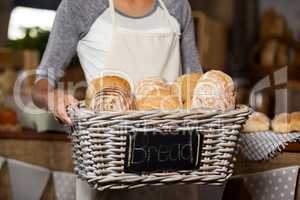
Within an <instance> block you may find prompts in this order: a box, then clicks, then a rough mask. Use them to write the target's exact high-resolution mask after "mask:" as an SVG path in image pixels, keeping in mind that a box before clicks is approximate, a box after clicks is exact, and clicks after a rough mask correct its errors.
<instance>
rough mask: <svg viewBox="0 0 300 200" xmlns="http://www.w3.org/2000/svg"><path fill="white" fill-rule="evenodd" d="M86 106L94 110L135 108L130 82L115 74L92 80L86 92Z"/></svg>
mask: <svg viewBox="0 0 300 200" xmlns="http://www.w3.org/2000/svg"><path fill="white" fill-rule="evenodd" d="M85 102H86V106H87V108H89V109H92V110H95V111H127V110H132V109H134V108H135V106H134V98H133V96H132V95H131V88H130V84H129V83H128V82H127V80H125V79H123V78H121V77H117V76H105V77H100V78H98V79H95V80H93V81H92V82H91V83H90V85H89V87H88V89H87V92H86V99H85Z"/></svg>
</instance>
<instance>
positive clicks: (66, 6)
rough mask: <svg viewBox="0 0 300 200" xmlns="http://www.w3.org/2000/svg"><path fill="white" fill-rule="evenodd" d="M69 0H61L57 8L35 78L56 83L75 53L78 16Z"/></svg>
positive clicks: (78, 33)
mask: <svg viewBox="0 0 300 200" xmlns="http://www.w3.org/2000/svg"><path fill="white" fill-rule="evenodd" d="M77 9H78V8H77V7H76V5H75V4H74V3H73V4H72V1H71V0H63V1H62V2H61V4H60V6H59V8H58V10H57V14H56V17H55V21H54V25H53V28H52V31H51V34H50V37H49V41H48V45H47V48H46V51H45V53H44V55H43V58H42V61H41V63H40V66H39V67H38V69H37V80H39V79H48V80H49V82H50V84H52V85H56V83H57V81H58V80H59V79H60V78H61V77H62V76H63V74H64V70H65V68H66V66H67V65H68V64H69V62H70V61H71V59H72V58H73V56H74V55H75V53H76V47H77V43H78V41H79V37H80V31H79V30H80V16H79V14H78V12H77V11H78V10H77Z"/></svg>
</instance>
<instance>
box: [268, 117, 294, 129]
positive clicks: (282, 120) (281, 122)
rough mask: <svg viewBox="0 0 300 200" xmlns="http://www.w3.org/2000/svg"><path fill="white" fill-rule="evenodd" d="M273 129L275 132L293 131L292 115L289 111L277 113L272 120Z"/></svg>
mask: <svg viewBox="0 0 300 200" xmlns="http://www.w3.org/2000/svg"><path fill="white" fill-rule="evenodd" d="M272 129H273V131H274V132H275V133H290V132H291V131H292V129H291V115H290V114H288V113H281V114H279V115H276V116H275V118H274V119H273V120H272Z"/></svg>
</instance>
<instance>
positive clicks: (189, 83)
mask: <svg viewBox="0 0 300 200" xmlns="http://www.w3.org/2000/svg"><path fill="white" fill-rule="evenodd" d="M202 75H203V74H202V73H198V72H195V73H191V74H185V75H182V76H180V77H178V78H177V80H176V81H175V82H174V83H173V84H172V87H171V89H172V93H173V94H174V95H176V96H179V97H180V101H181V102H182V104H183V108H184V109H191V105H192V103H191V102H192V99H193V93H194V90H195V87H196V85H197V82H198V80H199V79H200V78H201V76H202Z"/></svg>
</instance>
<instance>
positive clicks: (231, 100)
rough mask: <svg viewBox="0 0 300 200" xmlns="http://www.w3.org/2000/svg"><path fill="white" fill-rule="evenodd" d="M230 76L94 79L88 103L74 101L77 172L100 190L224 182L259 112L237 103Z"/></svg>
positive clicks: (219, 183) (74, 155)
mask: <svg viewBox="0 0 300 200" xmlns="http://www.w3.org/2000/svg"><path fill="white" fill-rule="evenodd" d="M235 95H236V94H235V88H234V83H233V81H232V79H231V78H230V76H228V75H227V74H225V73H223V72H221V71H209V72H207V73H205V74H201V73H192V74H186V75H183V76H181V77H178V79H177V80H176V81H175V82H173V83H166V82H165V81H164V80H162V79H160V78H156V77H150V78H145V79H143V80H140V81H138V82H137V83H136V84H134V86H132V84H130V83H129V82H128V81H127V80H125V79H123V78H122V77H118V76H105V77H100V78H98V79H96V80H93V81H92V82H91V83H90V84H89V87H88V89H87V93H86V100H85V101H84V102H82V103H81V105H80V108H79V109H78V108H74V107H69V108H68V113H69V115H70V117H71V119H72V120H73V125H72V127H71V130H72V131H71V132H72V143H73V158H74V163H75V171H76V173H77V175H78V176H79V178H81V179H82V180H84V181H87V182H88V183H89V184H90V185H91V186H92V187H93V188H95V189H98V190H101V191H102V190H107V189H108V190H113V189H132V188H137V187H142V186H147V185H152V186H153V185H168V184H190V183H195V184H210V185H221V184H223V183H224V182H225V181H226V180H227V179H228V178H229V177H230V176H231V175H232V173H233V167H234V161H235V154H236V151H237V148H236V147H237V142H238V140H239V133H240V130H241V127H242V126H243V124H244V122H245V121H246V120H247V117H248V115H250V114H251V110H250V109H249V108H248V107H247V106H243V105H236V103H235Z"/></svg>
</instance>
